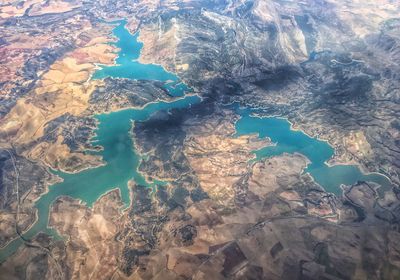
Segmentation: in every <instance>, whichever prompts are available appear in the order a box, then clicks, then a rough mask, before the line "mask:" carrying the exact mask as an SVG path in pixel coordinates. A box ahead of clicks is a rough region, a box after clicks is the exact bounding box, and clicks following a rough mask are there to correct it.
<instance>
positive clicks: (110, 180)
mask: <svg viewBox="0 0 400 280" xmlns="http://www.w3.org/2000/svg"><path fill="white" fill-rule="evenodd" d="M116 24H117V26H116V27H115V28H114V31H113V33H114V35H115V36H116V37H117V38H118V41H117V42H116V43H115V44H116V46H117V47H118V48H119V53H118V58H117V59H116V64H115V65H112V66H101V67H100V69H99V70H97V71H96V72H95V73H94V75H93V77H92V78H93V79H102V78H106V77H114V78H129V79H146V80H158V81H161V82H163V83H164V85H165V87H166V89H167V90H168V91H169V92H170V94H171V95H172V96H176V97H179V98H176V99H175V101H173V102H155V103H149V104H147V105H146V106H145V107H144V108H141V109H126V110H121V111H117V112H112V113H109V114H101V115H97V116H96V118H97V119H98V121H99V126H98V129H97V131H96V136H95V138H94V139H93V144H95V145H100V146H102V147H103V150H102V151H100V152H96V153H97V154H99V155H101V156H102V158H103V160H104V162H105V165H104V166H101V167H98V168H92V169H88V170H84V171H82V172H79V173H75V174H67V173H62V172H58V171H57V172H55V174H57V175H58V176H59V177H61V178H62V179H63V181H62V182H60V183H57V184H55V185H53V186H50V187H49V192H48V193H46V194H45V195H43V196H42V197H41V198H40V199H39V200H38V201H37V203H36V208H37V209H38V220H37V222H36V223H35V224H34V225H33V226H32V227H31V228H30V229H29V230H28V231H27V232H26V233H24V234H23V237H24V238H25V239H31V238H33V237H34V236H35V235H36V234H37V233H39V232H46V233H48V234H50V235H52V236H54V237H55V238H59V237H58V235H57V234H56V233H55V232H54V231H52V230H51V229H49V228H48V227H47V224H48V216H49V208H50V206H51V204H52V202H54V200H55V199H56V198H57V197H59V196H70V197H72V198H76V199H81V200H82V201H83V202H84V203H86V205H88V206H92V205H93V203H94V202H95V201H96V200H97V199H98V198H99V197H100V196H101V195H103V194H104V193H106V192H107V191H109V190H111V189H114V188H119V190H120V193H121V197H122V200H123V202H124V204H125V206H128V205H129V203H130V198H129V190H128V181H129V180H134V181H135V182H136V183H137V184H140V185H143V186H147V187H152V186H154V184H155V183H156V182H148V181H146V180H145V179H144V178H143V176H142V175H141V174H140V173H139V172H138V171H137V168H138V165H139V162H140V157H139V156H138V155H137V153H136V151H135V147H134V145H133V142H132V138H131V134H130V132H131V128H132V123H133V121H143V120H146V119H147V118H149V117H150V116H151V115H152V114H153V113H155V112H157V111H160V110H170V109H173V108H187V107H190V106H191V105H192V104H195V103H198V102H200V100H201V99H200V98H199V97H198V96H195V95H186V96H185V92H188V91H190V89H189V88H188V87H187V86H186V85H185V84H184V83H182V82H181V81H180V79H179V78H178V77H177V76H176V75H175V74H173V73H170V72H167V71H166V70H165V69H164V68H163V67H161V66H159V65H154V64H141V63H140V62H138V60H137V59H138V57H139V55H140V50H141V48H142V44H141V43H140V42H138V41H137V37H138V33H136V34H134V35H132V34H130V33H129V32H128V30H126V28H125V24H126V22H125V21H119V22H116ZM234 110H236V112H237V113H238V114H239V115H240V116H241V118H240V119H239V120H238V122H237V123H236V130H237V135H242V134H250V133H258V135H259V137H260V138H265V137H269V138H271V140H272V141H273V142H274V143H276V145H275V146H269V147H265V148H262V149H260V150H258V151H255V154H256V156H257V160H260V159H262V158H265V157H271V156H275V155H280V154H282V153H294V152H298V153H301V154H303V155H304V156H306V157H307V158H308V159H309V160H310V161H311V163H310V164H309V165H308V167H307V168H306V170H305V172H308V173H310V174H311V176H312V177H313V178H314V180H315V181H316V182H317V183H319V184H320V185H321V186H322V187H324V188H325V189H326V190H327V191H329V192H333V193H336V194H339V193H340V192H341V191H340V185H341V184H353V183H356V182H357V181H359V180H366V181H372V182H376V183H379V184H381V185H383V186H384V187H386V186H390V182H389V180H388V179H387V178H386V177H385V176H383V175H380V174H377V173H373V174H363V173H362V172H361V171H360V170H359V168H358V167H357V166H353V165H337V166H332V167H330V166H328V165H327V164H326V161H328V160H329V159H330V158H332V156H333V155H334V150H333V148H332V147H331V146H330V145H329V144H328V143H326V142H324V141H320V140H318V139H315V138H311V137H309V136H307V135H306V134H304V133H302V132H300V131H294V130H292V129H291V127H290V123H289V122H288V121H287V120H285V119H280V118H258V117H254V116H253V115H252V114H253V113H254V112H255V111H254V110H252V109H239V108H236V109H234ZM23 243H24V241H23V240H22V239H21V238H17V239H15V240H13V241H12V242H10V243H9V244H8V245H7V246H6V247H5V248H3V249H1V250H0V262H3V261H4V260H6V259H7V258H8V257H9V256H10V255H11V254H13V253H14V252H15V251H16V250H17V249H18V247H19V246H21V245H22V244H23Z"/></svg>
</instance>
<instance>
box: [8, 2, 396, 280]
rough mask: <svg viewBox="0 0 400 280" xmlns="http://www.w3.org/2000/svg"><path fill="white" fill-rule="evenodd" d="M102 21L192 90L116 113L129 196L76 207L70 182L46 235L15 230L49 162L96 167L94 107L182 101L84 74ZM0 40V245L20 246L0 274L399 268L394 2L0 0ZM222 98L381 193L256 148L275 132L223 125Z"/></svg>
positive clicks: (94, 59) (109, 45)
mask: <svg viewBox="0 0 400 280" xmlns="http://www.w3.org/2000/svg"><path fill="white" fill-rule="evenodd" d="M117 20H125V21H126V28H127V29H128V30H129V31H130V32H131V33H132V34H135V33H136V32H139V35H138V37H137V40H138V42H139V43H142V44H143V45H142V48H141V49H140V55H139V57H138V59H137V61H138V62H140V63H142V64H146V65H147V64H154V65H160V66H162V67H163V68H164V69H165V70H167V71H168V73H173V74H176V75H177V77H178V78H179V79H180V81H181V82H183V83H185V84H186V85H187V86H188V88H190V94H192V95H193V96H199V97H200V98H201V101H199V102H198V103H196V104H190V106H188V107H185V108H174V109H170V110H168V111H165V110H159V111H157V112H156V113H154V114H151V116H149V117H148V118H145V119H140V120H137V121H134V122H133V121H132V122H131V127H130V129H129V139H131V140H132V142H131V143H130V142H129V144H131V145H132V147H131V148H132V149H133V150H134V151H135V153H136V154H137V159H138V163H137V170H133V169H132V178H131V179H130V180H129V184H128V188H129V198H130V204H129V205H124V201H123V200H124V199H123V193H121V190H120V189H119V188H118V186H115V185H110V186H108V188H109V189H108V190H107V192H105V193H104V194H103V195H102V196H100V197H99V198H98V199H97V200H96V201H95V202H94V203H93V205H91V204H90V203H87V202H86V201H85V200H84V199H79V198H78V197H80V196H74V193H73V192H71V194H70V195H63V196H59V197H57V198H56V199H55V200H54V201H53V202H52V203H51V205H50V206H49V214H48V226H49V227H50V228H52V229H53V230H54V232H55V233H56V235H57V236H55V235H51V234H49V233H48V232H41V233H39V234H37V235H35V236H34V237H32V238H25V237H24V233H26V232H28V231H29V229H30V228H31V227H33V226H34V225H35V221H36V220H37V219H38V213H39V211H38V209H37V202H38V201H39V200H40V198H41V197H43V196H44V195H45V194H46V193H48V192H49V190H50V188H51V187H52V185H54V184H55V183H57V182H60V181H61V177H60V175H59V174H61V173H63V174H67V175H65V176H73V175H74V174H77V173H79V172H81V171H84V170H90V169H94V168H96V167H101V166H106V165H107V164H108V163H107V160H105V158H104V157H102V156H101V153H100V152H101V151H102V150H103V149H104V147H102V146H101V145H98V143H97V142H96V132H98V129H99V127H100V125H101V121H100V120H101V118H99V117H98V116H99V115H107V114H110V113H113V112H120V111H122V110H124V109H135V110H140V109H143V110H145V109H146V106H148V105H149V104H150V105H151V104H156V103H157V102H166V103H171V102H173V101H176V100H178V99H179V98H182V97H181V96H174V95H173V94H171V93H170V91H169V90H168V86H169V84H168V83H169V82H170V81H158V80H150V79H147V80H146V79H129V78H120V77H111V76H110V77H106V78H104V79H97V78H93V75H94V74H95V73H96V71H97V70H99V69H101V68H102V67H109V66H114V65H117V63H116V59H117V57H118V52H119V51H120V49H118V47H117V45H116V44H115V42H116V41H117V40H118V38H117V37H116V36H115V34H114V33H113V29H114V28H115V22H116V21H117ZM113 22H114V23H113ZM0 35H1V36H0V255H1V254H2V250H5V249H7V248H8V247H7V245H9V244H12V241H13V240H14V241H15V240H19V241H20V242H21V245H20V246H19V247H18V248H17V249H16V250H15V252H14V253H13V254H10V256H8V257H7V258H5V259H2V260H1V262H0V279H4V280H13V279H162V280H166V279H199V280H200V279H302V280H303V279H400V186H399V185H400V3H399V2H398V1H393V0H378V1H373V0H364V1H361V0H305V1H295V0H226V1H225V0H221V1H219V0H180V1H175V0H166V1H156V0H138V1H126V0H119V1H116V0H100V1H81V0H73V1H67V0H46V1H44V0H27V1H13V0H4V1H1V2H0ZM132 47H133V44H132ZM232 104H236V105H238V106H240V107H243V108H257V110H258V111H257V115H258V116H259V117H270V116H277V117H282V118H285V119H287V120H288V121H289V122H290V123H291V124H292V128H293V129H296V130H299V131H303V132H304V133H305V134H307V135H309V136H310V137H313V138H318V139H320V140H324V141H327V142H328V143H329V144H330V145H331V146H332V147H333V148H334V156H333V158H331V159H330V160H329V162H328V163H329V164H332V165H334V164H352V165H355V166H358V167H359V168H360V169H361V170H362V171H363V172H365V173H369V172H379V173H380V174H383V175H385V176H386V177H387V179H388V180H390V182H391V184H392V187H391V188H387V189H384V190H383V189H382V188H380V186H379V184H377V183H373V182H366V181H358V182H356V183H355V184H353V185H342V186H341V188H340V190H338V192H337V193H336V194H335V193H331V192H327V191H326V190H325V189H324V188H323V186H321V185H319V184H318V183H317V182H315V181H314V180H313V177H312V176H311V175H310V174H309V173H307V172H304V170H305V169H306V167H307V166H308V165H309V164H310V159H308V158H307V157H306V156H304V155H303V154H302V153H301V152H295V153H282V154H280V155H278V156H273V157H267V158H262V159H260V160H255V159H256V156H255V154H254V151H256V150H259V149H261V148H263V147H268V146H273V145H276V143H273V141H271V140H270V139H269V138H261V137H259V135H257V134H256V133H255V134H248V135H240V136H239V135H237V131H236V129H235V125H236V122H237V121H238V120H239V119H240V118H241V115H240V114H239V113H238V112H237V111H235V110H234V109H232ZM115 137H117V138H118V137H120V138H121V137H122V136H121V135H117V136H115ZM115 145H117V143H116V144H115ZM136 154H135V155H136ZM135 169H136V168H135ZM136 171H137V172H138V173H140V174H141V176H142V177H143V178H145V180H146V183H148V182H152V185H151V187H149V186H148V185H147V184H146V185H144V184H143V182H141V181H139V180H135V178H134V173H135V172H136ZM110 176H111V175H110ZM149 184H150V183H149ZM55 187H57V186H55Z"/></svg>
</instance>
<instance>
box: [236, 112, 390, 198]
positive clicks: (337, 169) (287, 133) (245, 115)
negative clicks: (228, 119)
mask: <svg viewBox="0 0 400 280" xmlns="http://www.w3.org/2000/svg"><path fill="white" fill-rule="evenodd" d="M236 111H237V113H239V114H240V115H241V118H240V119H239V120H238V122H237V123H236V133H237V135H243V134H250V133H257V134H258V135H259V137H260V138H265V137H269V138H270V139H271V141H272V142H273V143H275V145H274V146H268V147H265V148H262V149H260V150H257V151H254V153H255V155H256V160H260V159H262V158H265V157H272V156H277V155H281V154H283V153H290V154H292V153H300V154H302V155H304V156H306V157H307V158H308V159H309V160H310V161H311V163H310V164H309V165H308V166H307V168H306V169H305V171H304V172H308V173H310V175H311V176H312V177H313V179H314V181H315V182H317V183H318V184H319V185H321V186H322V187H323V188H324V189H325V190H326V191H328V192H331V193H334V194H337V195H339V194H341V192H342V190H341V188H340V186H341V185H342V184H344V185H351V184H355V183H357V182H358V181H368V182H374V183H378V184H380V185H381V186H382V187H383V189H389V188H390V187H391V186H392V183H391V182H390V180H389V179H388V178H387V177H386V176H384V175H382V174H379V173H369V174H364V173H363V172H361V170H360V169H359V168H358V166H356V165H333V166H329V165H327V163H326V162H327V161H329V160H330V159H331V158H332V157H333V156H334V152H335V151H334V149H333V148H332V147H331V146H330V145H329V144H328V143H327V142H326V141H321V140H319V139H316V138H312V137H310V136H308V135H306V134H305V133H303V132H301V131H296V130H293V129H292V128H291V124H290V122H289V121H287V120H286V119H282V118H276V117H268V118H260V117H256V116H253V113H256V110H252V109H248V108H247V109H241V108H240V109H239V108H237V107H236Z"/></svg>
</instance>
